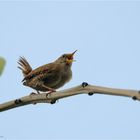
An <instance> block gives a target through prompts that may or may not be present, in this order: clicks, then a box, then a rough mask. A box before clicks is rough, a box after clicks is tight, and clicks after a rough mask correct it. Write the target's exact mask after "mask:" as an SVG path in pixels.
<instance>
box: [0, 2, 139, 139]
mask: <svg viewBox="0 0 140 140" xmlns="http://www.w3.org/2000/svg"><path fill="white" fill-rule="evenodd" d="M0 48H1V49H0V55H1V56H3V57H4V58H5V59H6V60H7V65H6V68H5V71H4V74H3V75H2V77H0V91H1V92H0V102H1V103H2V102H5V101H8V100H12V99H16V98H19V97H21V96H25V95H28V94H29V93H30V92H32V91H33V90H32V89H30V88H28V87H24V86H23V85H22V83H21V80H22V78H23V76H22V74H21V71H20V70H18V69H17V60H18V59H19V56H25V57H26V58H27V59H28V60H29V62H30V63H31V65H32V66H33V68H36V67H38V66H40V65H43V64H45V63H48V62H51V61H53V60H55V59H56V58H57V57H59V56H60V55H61V54H63V53H69V52H73V51H74V50H76V49H77V50H78V52H77V53H76V55H75V59H76V60H77V61H76V62H75V63H74V64H73V67H72V70H73V79H72V81H71V82H70V83H68V84H67V85H66V86H64V87H63V89H65V88H70V87H72V86H75V85H78V84H81V83H82V82H83V81H87V82H89V83H90V84H95V85H100V86H107V87H115V88H126V89H137V90H139V89H140V2H139V1H137V2H136V1H132V2H131V1H129V2H127V1H124V2H117V1H116V2H115V1H114V2H109V1H108V2H102V1H98V2H97V1H89V2H87V1H81V2H80V1H77V2H74V1H73V2H72V1H67V2H64V1H58V2H55V1H52V2H51V1H50V2H49V1H48V2H45V1H44V2H43V1H42V2H33V1H30V2H27V1H25V2H6V1H5V2H4V1H3V2H2V1H1V2H0ZM139 121H140V102H138V101H136V102H135V101H133V100H131V99H130V98H125V97H115V96H106V95H98V94H96V95H94V96H91V97H90V96H87V95H79V96H73V97H70V98H66V99H63V100H60V101H59V102H58V103H56V104H55V105H50V104H37V105H36V106H34V105H29V106H24V107H21V108H16V109H12V110H9V111H6V112H2V113H0V139H5V140H9V139H39V140H41V139H132V140H134V139H140V122H139Z"/></svg>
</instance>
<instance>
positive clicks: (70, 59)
mask: <svg viewBox="0 0 140 140" xmlns="http://www.w3.org/2000/svg"><path fill="white" fill-rule="evenodd" d="M76 52H77V50H76V51H74V52H73V53H71V54H68V55H67V59H66V62H67V63H68V64H71V63H72V62H74V61H75V60H73V56H74V54H75V53H76Z"/></svg>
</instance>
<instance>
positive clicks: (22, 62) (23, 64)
mask: <svg viewBox="0 0 140 140" xmlns="http://www.w3.org/2000/svg"><path fill="white" fill-rule="evenodd" d="M18 64H19V66H18V68H19V69H21V70H22V73H23V75H24V77H25V76H26V75H28V74H29V73H30V72H31V71H32V68H31V66H30V64H29V63H28V61H27V60H26V59H25V58H24V57H20V59H19V61H18Z"/></svg>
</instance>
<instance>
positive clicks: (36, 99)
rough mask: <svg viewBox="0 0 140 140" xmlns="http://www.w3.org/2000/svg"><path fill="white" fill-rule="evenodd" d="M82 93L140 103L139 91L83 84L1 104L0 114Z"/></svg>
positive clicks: (33, 94)
mask: <svg viewBox="0 0 140 140" xmlns="http://www.w3.org/2000/svg"><path fill="white" fill-rule="evenodd" d="M84 93H85V94H88V95H93V94H95V93H98V94H107V95H116V96H125V97H131V98H132V99H134V100H139V101H140V91H138V90H127V89H115V88H107V87H101V86H94V85H89V84H88V83H86V82H83V83H82V85H79V86H76V87H73V88H70V89H66V90H62V91H57V92H53V93H51V94H49V95H48V94H47V93H41V94H35V93H32V94H30V95H28V96H24V97H21V98H20V99H16V100H12V101H9V102H5V103H3V104H0V112H2V111H6V110H9V109H12V108H16V107H20V106H24V105H28V104H36V103H51V104H53V103H55V102H56V100H58V99H62V98H65V97H69V96H74V95H78V94H84Z"/></svg>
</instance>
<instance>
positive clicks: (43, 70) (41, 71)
mask: <svg viewBox="0 0 140 140" xmlns="http://www.w3.org/2000/svg"><path fill="white" fill-rule="evenodd" d="M55 70H56V66H55V65H53V63H49V64H46V65H43V66H41V67H39V68H37V69H35V70H32V71H31V72H30V73H29V74H28V75H27V76H25V78H24V79H23V80H22V82H23V81H25V80H30V79H32V78H34V77H38V78H39V79H43V78H44V77H46V76H47V75H48V74H49V73H50V72H52V71H55Z"/></svg>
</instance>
